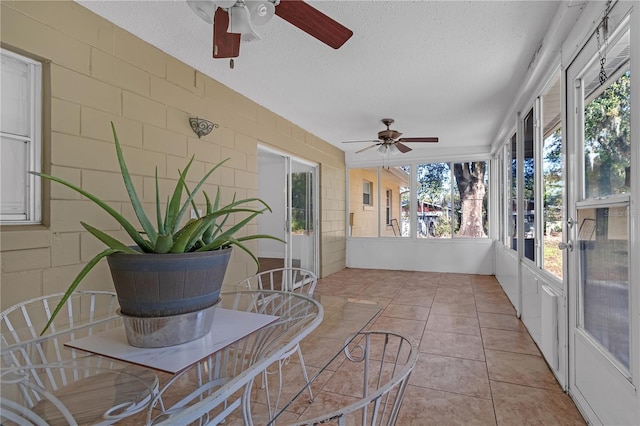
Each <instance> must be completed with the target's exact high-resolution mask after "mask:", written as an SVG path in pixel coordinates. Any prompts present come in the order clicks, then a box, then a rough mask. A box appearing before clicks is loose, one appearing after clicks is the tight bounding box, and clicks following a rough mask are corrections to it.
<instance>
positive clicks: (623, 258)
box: [578, 206, 629, 370]
mask: <svg viewBox="0 0 640 426" xmlns="http://www.w3.org/2000/svg"><path fill="white" fill-rule="evenodd" d="M628 215H629V211H628V207H627V206H615V207H614V206H610V207H590V208H581V209H579V210H578V226H579V228H578V256H579V259H580V260H579V262H580V271H579V275H580V283H579V287H578V292H579V294H578V299H579V306H578V318H579V320H578V321H579V322H578V326H579V327H581V328H582V329H583V330H584V331H585V332H586V333H587V334H588V335H589V336H591V338H592V339H593V340H595V342H597V344H598V345H599V346H600V347H601V348H602V349H604V350H605V351H606V352H608V353H609V355H610V356H611V357H612V358H613V359H614V360H615V362H617V363H620V364H622V366H624V369H625V370H628V369H629V222H628Z"/></svg>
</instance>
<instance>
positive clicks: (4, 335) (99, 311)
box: [0, 291, 158, 424]
mask: <svg viewBox="0 0 640 426" xmlns="http://www.w3.org/2000/svg"><path fill="white" fill-rule="evenodd" d="M62 296H63V293H57V294H53V295H48V296H42V297H38V298H35V299H31V300H27V301H25V302H22V303H19V304H17V305H14V306H12V307H10V308H8V309H6V310H4V311H2V312H0V343H1V359H0V362H1V365H2V370H3V373H6V374H7V377H14V378H20V380H17V379H16V380H14V381H13V383H14V384H15V387H14V388H15V389H17V391H16V392H13V394H12V392H11V391H8V392H7V393H6V395H10V396H12V397H14V398H15V399H14V400H13V401H10V400H9V399H7V398H5V394H4V392H3V401H2V404H3V406H8V405H11V404H12V403H13V404H18V405H22V406H23V407H25V411H26V410H29V409H30V410H31V411H32V415H34V416H43V415H44V414H43V413H44V411H43V410H44V408H43V407H50V406H51V404H50V403H51V402H53V405H55V406H56V407H58V408H57V411H59V413H58V414H60V413H62V415H63V418H66V416H68V415H71V416H72V417H73V418H74V419H75V421H77V422H78V423H83V422H92V423H96V422H97V423H100V424H111V423H114V422H116V421H118V420H119V419H121V418H124V417H127V416H129V415H131V414H133V413H136V412H139V411H142V410H144V408H145V407H146V406H147V405H148V404H149V402H150V401H151V399H152V397H153V395H154V394H155V393H157V391H158V378H157V376H156V374H155V373H154V372H153V371H151V370H148V369H145V368H142V367H137V366H132V365H126V364H123V363H120V362H117V361H113V360H110V359H107V358H103V357H91V356H87V353H86V352H83V351H80V350H76V349H72V348H67V347H64V343H65V342H67V341H70V340H73V339H79V338H82V337H86V336H88V335H91V334H93V333H97V332H100V331H103V330H105V329H107V328H110V327H117V326H120V325H121V322H120V321H116V320H114V317H116V316H117V313H116V309H117V308H118V302H117V297H116V294H115V293H114V292H108V291H77V292H74V293H73V294H72V295H71V297H69V299H68V301H67V302H66V303H65V305H64V307H63V309H62V310H61V311H60V313H59V314H58V316H57V317H56V319H55V320H54V322H53V323H52V324H51V326H50V327H49V329H47V331H46V332H44V334H43V335H42V336H41V335H40V334H41V333H42V330H43V328H44V325H45V324H46V323H47V321H48V319H49V318H50V317H51V313H52V312H53V310H54V309H55V307H56V306H57V305H58V302H59V301H60V299H61V298H62ZM105 380H112V381H114V382H116V381H117V386H116V389H117V391H116V392H115V394H113V395H106V394H105V392H104V390H103V389H102V387H103V386H101V385H100V384H101V383H103V381H105ZM4 385H5V383H3V390H7V389H9V388H8V387H5V386H4ZM15 389H14V390H15ZM60 404H62V405H63V406H64V409H63V408H60ZM87 404H94V405H93V406H94V407H96V405H95V404H101V405H100V407H102V406H104V408H105V411H104V415H103V417H102V418H101V419H88V418H86V415H85V414H84V413H85V412H86V411H87V410H86V408H87ZM49 410H50V409H49ZM65 410H66V412H65ZM3 412H4V410H3ZM7 412H8V411H7ZM14 415H15V414H14ZM55 416H57V414H54V417H55ZM0 417H1V416H0ZM58 418H60V417H59V416H58ZM60 419H61V420H62V421H63V422H64V423H66V422H67V421H66V420H63V419H62V418H60ZM47 421H49V422H50V420H47Z"/></svg>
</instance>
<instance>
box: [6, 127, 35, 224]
mask: <svg viewBox="0 0 640 426" xmlns="http://www.w3.org/2000/svg"><path fill="white" fill-rule="evenodd" d="M28 148H29V144H28V143H26V142H24V141H22V140H17V139H13V138H11V137H6V136H2V137H1V138H0V165H1V166H2V176H3V178H2V180H1V181H0V195H1V196H2V198H1V199H0V207H1V208H2V211H1V214H2V218H3V219H7V220H24V219H26V218H27V193H26V189H27V164H28V163H27V161H28V158H27V156H28Z"/></svg>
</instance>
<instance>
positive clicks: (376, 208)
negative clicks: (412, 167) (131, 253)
mask: <svg viewBox="0 0 640 426" xmlns="http://www.w3.org/2000/svg"><path fill="white" fill-rule="evenodd" d="M378 181H379V182H380V184H379V185H378ZM364 182H370V183H371V198H370V203H369V205H365V204H364V202H363V184H364ZM408 185H409V184H408V182H406V181H403V180H402V179H401V178H400V177H399V176H397V175H395V174H393V173H390V172H388V171H387V170H382V172H381V174H380V179H378V169H377V168H376V167H370V168H362V169H355V168H354V169H349V188H350V189H349V191H350V194H349V214H350V218H351V219H350V222H352V223H351V236H353V237H377V236H378V216H379V217H380V218H381V219H382V222H383V223H384V221H385V220H384V219H385V207H386V193H385V191H386V190H387V189H390V190H391V193H392V201H391V218H392V219H395V220H396V221H397V223H398V226H401V225H400V223H401V220H400V218H401V214H402V210H401V197H400V187H401V186H408ZM397 232H398V229H397V228H396V233H397ZM380 235H381V236H383V237H393V236H400V235H396V234H394V229H393V228H392V227H391V226H388V225H383V226H382V229H381V231H380Z"/></svg>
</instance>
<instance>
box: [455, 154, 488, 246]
mask: <svg viewBox="0 0 640 426" xmlns="http://www.w3.org/2000/svg"><path fill="white" fill-rule="evenodd" d="M453 176H454V178H455V185H454V187H453V189H454V200H455V209H454V211H455V213H454V235H455V236H456V237H464V238H487V233H488V226H489V216H488V214H487V213H488V207H489V205H488V191H487V188H488V184H489V180H488V179H489V175H488V173H487V162H486V161H473V162H468V163H454V164H453Z"/></svg>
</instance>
